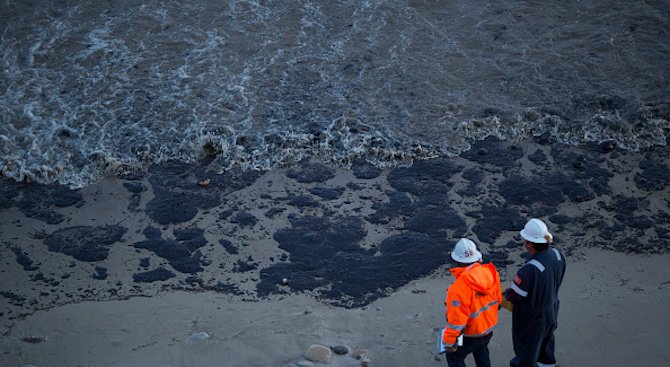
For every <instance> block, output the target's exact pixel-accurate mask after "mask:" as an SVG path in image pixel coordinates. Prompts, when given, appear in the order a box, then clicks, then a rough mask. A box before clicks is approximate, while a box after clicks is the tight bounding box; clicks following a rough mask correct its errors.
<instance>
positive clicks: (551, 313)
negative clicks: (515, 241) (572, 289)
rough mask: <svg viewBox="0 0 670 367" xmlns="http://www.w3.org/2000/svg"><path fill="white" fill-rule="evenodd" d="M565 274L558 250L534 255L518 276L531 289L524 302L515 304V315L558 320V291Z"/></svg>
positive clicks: (554, 249)
mask: <svg viewBox="0 0 670 367" xmlns="http://www.w3.org/2000/svg"><path fill="white" fill-rule="evenodd" d="M564 273H565V260H564V259H563V255H562V254H561V252H560V251H559V250H558V249H556V248H550V249H547V250H544V251H541V252H538V253H537V254H535V255H532V256H531V257H530V258H529V260H528V261H527V262H526V264H525V265H524V266H523V267H522V268H521V269H520V270H519V273H518V275H517V277H518V278H523V279H524V281H525V282H527V283H528V284H529V286H528V287H529V288H528V289H527V290H526V291H525V292H527V294H528V296H527V297H526V298H525V299H524V300H523V302H517V303H515V305H514V313H515V314H516V313H519V314H523V315H536V316H540V315H543V316H545V317H550V318H552V319H556V315H557V313H558V303H559V301H558V289H559V287H560V286H561V282H562V281H563V275H564ZM518 286H524V284H521V285H518ZM524 288H525V287H524Z"/></svg>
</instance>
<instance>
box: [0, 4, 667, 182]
mask: <svg viewBox="0 0 670 367" xmlns="http://www.w3.org/2000/svg"><path fill="white" fill-rule="evenodd" d="M638 5H639V4H638ZM638 5H633V4H627V3H626V4H621V5H620V6H619V7H617V8H616V9H601V8H599V7H598V6H596V5H589V6H586V5H579V6H577V5H572V4H560V6H559V5H552V4H547V5H546V6H545V7H543V8H541V9H539V8H537V7H533V6H530V5H526V4H520V3H518V2H512V1H505V0H502V1H496V2H484V3H477V4H473V3H471V2H455V3H450V4H446V3H445V4H433V5H432V6H423V5H420V4H411V3H407V2H405V1H401V0H395V1H390V2H389V1H366V2H359V1H353V0H351V1H342V2H337V3H330V2H325V3H322V4H313V3H311V2H301V1H296V2H288V3H287V2H267V3H263V4H261V3H254V2H250V3H247V2H244V3H235V2H233V3H218V2H204V3H197V4H179V3H165V2H160V1H146V2H143V3H142V4H139V5H129V6H126V7H114V8H112V7H106V6H105V5H104V4H97V3H95V2H93V3H91V2H74V3H70V4H69V5H68V6H66V7H58V6H56V5H55V4H46V5H43V6H36V5H35V4H31V3H16V2H5V3H3V4H0V24H3V27H2V28H0V29H1V32H2V33H1V34H2V36H1V37H0V66H1V70H0V75H1V77H0V154H1V156H0V173H1V174H2V175H3V176H6V177H11V178H13V179H15V180H17V181H36V182H42V183H50V182H58V183H61V184H66V185H70V186H72V187H81V186H83V185H86V184H88V183H91V182H95V181H96V180H98V179H99V178H100V177H103V176H108V175H115V174H118V173H121V172H128V171H138V170H139V171H141V170H145V169H147V167H148V166H150V165H152V164H156V163H160V162H164V161H169V160H180V161H184V162H196V161H198V160H199V159H202V158H203V157H210V158H213V162H212V164H213V165H214V166H216V167H218V168H219V169H220V170H222V171H223V170H226V169H228V168H230V167H232V166H241V167H243V168H245V169H272V168H275V167H282V166H286V165H290V164H292V163H293V162H296V161H299V160H301V159H303V158H305V157H315V158H318V159H320V160H322V161H325V162H330V163H332V164H335V165H339V166H342V167H348V166H349V165H350V164H351V162H353V161H354V160H355V159H358V158H363V159H365V160H367V161H368V162H370V163H372V164H374V165H376V166H378V167H392V166H395V165H408V164H411V162H412V161H413V160H416V159H426V158H430V157H436V156H456V155H458V154H460V153H461V152H463V151H465V150H467V149H469V147H470V146H471V144H473V142H475V141H478V140H481V139H484V138H486V137H488V136H495V137H497V138H499V139H503V140H507V141H520V140H522V139H526V138H533V137H537V136H546V138H547V139H549V140H550V141H557V142H560V143H565V144H590V143H599V142H603V141H610V142H612V144H613V145H616V146H618V147H620V148H621V149H628V150H638V149H644V148H646V147H650V146H653V145H659V144H661V145H662V144H666V143H667V137H668V130H669V127H668V125H669V123H668V121H669V120H670V112H669V111H670V107H669V106H670V90H669V89H668V85H670V76H669V75H668V74H667V73H665V74H664V73H660V72H658V71H659V70H668V69H669V68H670V59H668V58H667V57H666V55H667V54H668V53H669V52H670V45H668V44H667V42H666V43H664V42H662V37H658V34H663V32H665V29H666V28H667V25H668V24H669V23H670V17H668V16H667V14H669V13H667V12H663V11H659V10H663V9H659V7H662V5H658V4H646V3H645V4H644V5H639V6H638ZM566 16H569V17H570V18H571V19H574V20H575V21H574V22H570V23H569V24H568V23H566V22H565V21H564V19H565V17H566Z"/></svg>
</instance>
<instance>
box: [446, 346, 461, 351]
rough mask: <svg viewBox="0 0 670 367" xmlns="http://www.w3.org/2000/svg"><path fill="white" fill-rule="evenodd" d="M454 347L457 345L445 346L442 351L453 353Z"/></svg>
mask: <svg viewBox="0 0 670 367" xmlns="http://www.w3.org/2000/svg"><path fill="white" fill-rule="evenodd" d="M456 349H458V347H457V346H453V347H446V348H444V352H445V353H453V352H455V351H456Z"/></svg>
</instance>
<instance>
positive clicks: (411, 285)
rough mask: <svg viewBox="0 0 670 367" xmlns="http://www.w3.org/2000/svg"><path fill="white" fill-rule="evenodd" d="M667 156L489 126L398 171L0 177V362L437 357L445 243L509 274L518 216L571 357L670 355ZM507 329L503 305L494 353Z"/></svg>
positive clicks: (196, 169) (574, 360)
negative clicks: (500, 132) (550, 242)
mask: <svg viewBox="0 0 670 367" xmlns="http://www.w3.org/2000/svg"><path fill="white" fill-rule="evenodd" d="M669 151H670V149H669V148H667V147H657V148H654V149H650V150H646V151H640V152H624V151H619V150H615V149H612V147H611V146H608V145H607V144H601V145H596V146H593V147H582V148H575V147H567V146H564V145H554V144H551V143H549V142H545V141H542V138H541V137H540V138H538V139H536V140H535V141H533V142H522V143H518V144H511V143H500V142H498V141H496V140H493V139H487V140H485V141H482V142H480V143H478V144H477V145H476V146H474V147H473V148H472V149H471V150H470V151H468V152H467V153H466V154H463V155H461V156H460V157H456V158H436V159H433V160H428V161H420V162H416V163H415V164H414V165H413V166H412V167H408V168H396V169H392V170H378V169H375V168H374V167H372V166H370V165H367V164H365V163H362V162H355V163H354V164H353V166H352V167H351V169H341V168H333V167H329V166H327V165H325V164H322V163H319V162H316V161H305V162H303V163H302V164H300V165H297V166H295V167H287V168H285V169H279V170H275V171H269V172H241V171H230V172H227V173H225V174H217V173H216V172H210V171H208V169H207V164H206V162H201V163H199V164H178V163H169V164H164V165H161V166H155V167H152V168H151V169H150V170H149V172H148V173H142V174H137V175H126V176H121V177H118V178H108V179H105V180H102V181H100V182H98V183H97V184H95V185H91V186H87V187H84V188H82V189H80V190H74V191H72V190H68V189H67V188H63V187H58V186H49V187H47V186H40V185H31V184H16V183H12V182H10V181H6V180H3V182H2V183H3V185H2V189H0V236H1V239H2V245H3V246H2V247H1V248H0V251H2V259H3V260H2V261H3V264H2V270H1V272H0V295H1V296H2V297H0V313H1V314H2V321H3V324H2V337H1V338H0V349H1V350H2V354H1V355H0V364H2V365H7V366H22V365H26V364H33V365H36V366H46V365H50V366H61V365H62V366H71V365H82V366H89V365H90V366H94V365H95V366H99V365H108V366H135V365H137V366H140V365H157V366H194V365H200V366H202V365H222V366H238V365H273V366H274V365H278V366H283V365H284V364H289V365H290V364H291V363H295V362H299V361H300V360H301V358H302V355H303V353H304V352H305V350H306V349H307V348H308V347H309V346H310V345H311V344H315V343H318V344H324V345H327V346H335V345H339V344H343V345H347V346H349V347H350V348H351V353H349V354H347V355H344V356H336V357H335V358H333V361H332V362H331V365H335V366H349V365H351V366H359V365H361V364H362V362H363V361H365V358H367V359H369V364H370V365H376V366H407V365H431V364H435V365H439V364H445V363H446V362H444V360H443V358H441V359H442V360H441V361H440V362H438V361H437V360H436V359H435V355H434V349H435V345H434V344H435V338H436V331H435V329H436V328H439V327H440V326H441V325H442V324H443V322H444V316H443V314H444V309H443V307H444V306H443V298H444V291H445V289H446V288H447V287H448V286H449V284H450V282H451V281H452V278H451V277H450V276H449V275H448V272H447V267H448V260H447V259H448V254H449V251H450V250H451V247H452V246H453V244H454V243H455V242H456V241H457V240H458V238H459V237H461V236H467V237H470V238H472V239H473V240H475V242H476V243H477V244H478V245H479V247H480V249H481V250H482V252H483V253H484V254H485V259H486V260H490V261H493V262H494V263H495V264H496V266H497V267H498V268H499V269H500V272H501V275H502V278H503V287H504V286H506V285H507V284H508V283H509V279H510V277H511V275H513V274H514V272H515V271H516V269H518V267H519V266H521V264H523V261H524V259H523V256H522V255H523V253H522V251H521V247H520V245H519V241H518V236H517V233H518V229H520V228H521V227H522V226H523V224H524V223H525V220H526V219H528V218H530V217H539V218H542V219H544V220H546V221H547V223H548V224H549V227H550V230H551V231H552V232H553V233H554V235H555V237H556V240H557V241H556V245H557V246H558V247H560V248H561V249H562V250H563V251H564V253H565V254H566V257H567V259H568V273H567V275H566V279H565V283H564V286H563V288H562V290H561V301H562V303H561V313H560V320H559V330H558V356H559V361H560V362H561V363H562V365H564V366H571V365H572V366H575V365H583V364H584V363H585V361H589V363H590V364H594V363H595V365H617V364H624V365H626V364H638V363H642V364H644V365H664V364H667V363H668V362H669V361H670V352H668V351H667V350H665V343H664V342H663V340H664V338H663V334H662V333H663V332H664V331H665V330H667V328H668V326H670V317H667V316H666V315H665V314H664V313H663V311H662V309H661V308H662V307H663V305H664V304H666V302H667V301H668V298H669V291H668V289H669V288H670V270H667V269H665V266H664V265H665V264H668V260H670V255H669V254H668V253H669V251H668V249H669V248H670V209H669V208H668V206H669V202H668V201H669V198H670V195H669V189H668V183H669V182H670V174H668V172H669V171H668V164H669V158H668V157H670V154H668V152H669ZM510 330H511V315H509V314H508V313H507V312H506V311H504V310H503V311H501V321H500V325H499V327H498V330H497V331H496V334H495V336H494V338H493V339H492V342H491V354H492V358H493V360H494V363H495V365H500V366H503V365H505V364H506V363H507V361H508V360H509V359H510V358H511V357H512V346H511V335H510V333H511V332H510ZM201 331H205V332H207V333H208V335H209V338H208V339H207V340H205V341H204V342H201V343H195V344H189V343H186V339H187V338H188V337H189V335H191V334H193V333H197V332H201ZM362 350H367V353H366V354H365V357H364V359H361V360H357V359H354V358H353V354H354V352H356V351H362ZM601 361H602V363H601Z"/></svg>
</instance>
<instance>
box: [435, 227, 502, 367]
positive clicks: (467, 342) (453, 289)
mask: <svg viewBox="0 0 670 367" xmlns="http://www.w3.org/2000/svg"><path fill="white" fill-rule="evenodd" d="M451 257H452V259H453V260H454V261H456V262H457V265H456V266H455V267H454V268H452V269H450V270H449V271H450V272H451V273H452V274H453V275H454V276H455V277H456V280H454V283H453V284H452V285H451V286H450V287H449V289H448V291H447V297H446V301H445V305H446V306H447V312H446V319H447V320H446V321H447V324H446V328H445V332H444V334H443V335H442V343H443V344H444V345H445V346H446V358H447V363H448V364H449V366H450V367H463V366H465V362H464V361H465V357H466V356H467V355H468V354H470V353H472V355H473V357H474V359H475V363H476V364H477V366H478V367H489V366H490V365H491V362H490V359H489V350H488V343H489V341H490V340H491V337H492V336H493V329H494V328H495V327H496V325H497V324H498V305H499V304H500V302H501V301H502V294H501V291H500V275H499V274H498V271H497V270H496V268H495V266H494V265H493V264H481V263H480V262H481V258H482V256H481V253H480V252H479V251H477V248H476V246H475V244H474V242H472V241H470V240H468V239H461V240H460V241H458V243H457V244H456V246H455V249H454V251H453V252H452V253H451ZM461 335H462V336H463V344H462V346H459V345H458V343H457V339H458V337H459V336H461Z"/></svg>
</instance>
